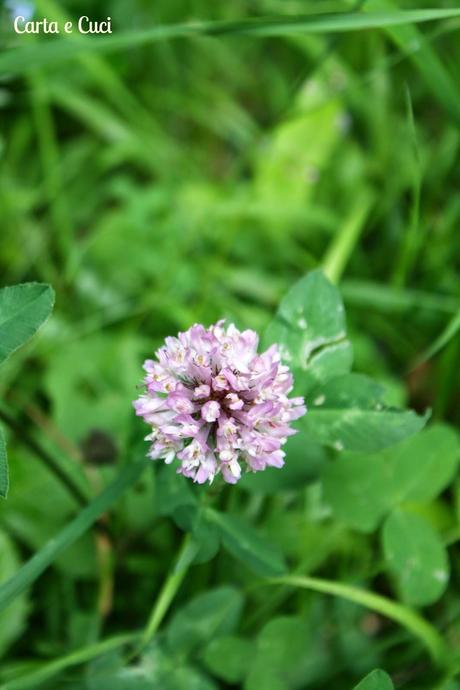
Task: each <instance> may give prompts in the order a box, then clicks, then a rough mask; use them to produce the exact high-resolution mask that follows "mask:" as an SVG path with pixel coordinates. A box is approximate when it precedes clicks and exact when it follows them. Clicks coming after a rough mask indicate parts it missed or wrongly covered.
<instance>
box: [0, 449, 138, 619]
mask: <svg viewBox="0 0 460 690" xmlns="http://www.w3.org/2000/svg"><path fill="white" fill-rule="evenodd" d="M146 464H147V460H142V461H140V462H136V463H130V464H129V465H126V466H125V467H123V469H122V470H121V471H120V473H119V475H118V477H117V478H116V479H115V480H114V481H113V482H112V483H111V484H110V485H109V486H108V487H107V488H106V489H105V490H104V491H102V493H101V494H99V496H97V497H96V498H95V499H94V500H93V501H92V502H91V503H89V504H88V506H87V507H86V508H84V509H83V510H82V511H81V512H80V513H79V514H78V515H77V517H76V518H74V519H73V520H72V521H71V522H69V524H68V525H66V527H64V529H63V530H61V532H59V534H58V535H57V536H56V537H54V539H51V540H50V541H49V542H48V543H47V544H45V546H44V547H43V548H42V549H41V550H40V551H38V553H36V554H35V555H34V556H32V558H31V559H30V560H29V561H27V563H25V564H24V565H23V566H22V568H20V569H19V570H18V572H17V573H16V575H14V576H13V577H12V578H10V579H9V580H7V581H6V582H4V583H3V584H2V585H1V586H0V611H2V610H3V609H4V608H6V607H7V606H8V604H9V603H10V602H11V601H13V599H14V598H15V597H16V596H18V594H20V593H21V592H23V591H24V590H25V589H27V587H29V586H30V585H31V584H32V583H33V582H34V581H35V580H36V579H37V578H38V577H39V576H40V575H41V574H42V573H43V572H44V571H45V570H46V569H47V568H48V567H49V566H50V565H51V564H52V563H53V562H54V561H55V560H56V558H57V557H58V556H59V555H60V554H61V553H62V552H63V551H65V549H66V548H67V547H68V546H70V545H71V544H73V543H74V542H75V541H76V540H77V539H78V538H79V537H80V536H81V535H82V534H84V533H85V532H86V530H87V529H88V528H89V527H90V526H91V525H92V524H93V523H94V522H95V521H96V520H97V519H98V517H99V516H100V515H102V513H104V512H105V511H106V510H107V509H108V508H110V506H111V505H112V504H113V503H114V502H115V501H116V500H117V499H118V498H119V497H120V496H121V495H122V494H123V493H124V492H125V491H126V490H127V489H128V488H129V487H130V486H132V485H133V484H135V483H136V481H137V480H138V479H139V477H140V475H141V474H142V472H143V470H144V468H145V466H146Z"/></svg>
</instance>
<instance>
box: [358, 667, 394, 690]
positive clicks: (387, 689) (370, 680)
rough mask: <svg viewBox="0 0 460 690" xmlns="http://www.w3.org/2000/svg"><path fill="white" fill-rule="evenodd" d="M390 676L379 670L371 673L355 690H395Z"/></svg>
mask: <svg viewBox="0 0 460 690" xmlns="http://www.w3.org/2000/svg"><path fill="white" fill-rule="evenodd" d="M393 688H394V685H393V683H392V681H391V678H390V676H389V675H388V673H385V671H381V670H380V669H379V668H377V669H375V671H371V673H369V674H368V675H367V676H366V677H365V678H363V680H362V681H361V682H360V683H358V685H355V687H354V688H353V690H393Z"/></svg>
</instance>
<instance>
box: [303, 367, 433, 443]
mask: <svg viewBox="0 0 460 690" xmlns="http://www.w3.org/2000/svg"><path fill="white" fill-rule="evenodd" d="M383 395H384V390H383V389H382V388H381V386H379V385H378V384H376V383H375V382H374V381H372V380H371V379H369V378H367V377H366V376H362V375H360V374H346V375H344V376H339V377H337V378H334V379H331V380H330V381H327V382H326V383H325V384H324V385H323V386H318V387H317V388H315V389H313V391H311V393H310V394H309V395H307V397H306V400H307V405H308V404H309V403H310V404H309V410H308V412H307V414H306V415H305V416H304V417H302V419H301V420H300V421H299V426H300V427H301V428H302V429H304V430H305V431H307V432H308V433H309V434H311V435H312V436H313V437H314V438H316V439H317V441H319V442H320V443H323V444H325V445H328V446H331V447H332V448H335V449H336V450H347V451H352V452H358V453H374V452H377V451H379V450H382V449H383V448H386V447H388V446H392V445H394V444H395V443H398V442H399V441H402V440H403V439H404V438H406V437H408V436H412V435H413V434H415V433H417V432H418V431H420V430H421V429H422V428H423V427H424V425H425V423H426V421H427V419H428V417H429V412H427V413H426V414H425V415H417V414H416V413H415V412H413V411H412V410H399V409H394V408H391V407H386V406H385V405H384V402H383V400H384V398H383Z"/></svg>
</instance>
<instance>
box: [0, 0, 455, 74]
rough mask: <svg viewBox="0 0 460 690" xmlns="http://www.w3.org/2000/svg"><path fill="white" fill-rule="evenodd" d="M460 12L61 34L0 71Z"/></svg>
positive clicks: (7, 54)
mask: <svg viewBox="0 0 460 690" xmlns="http://www.w3.org/2000/svg"><path fill="white" fill-rule="evenodd" d="M458 16H460V9H456V8H454V9H425V10H405V11H396V10H395V11H388V12H373V13H359V12H347V13H337V14H326V15H320V16H318V15H313V16H308V15H306V16H305V15H302V16H298V17H288V18H286V17H277V18H271V17H270V18H265V17H260V18H259V17H258V18H256V19H253V18H249V19H244V20H241V21H236V22H226V21H218V22H212V21H210V22H187V23H183V24H169V25H163V26H154V27H151V28H149V29H145V30H142V31H130V32H120V33H118V34H113V35H111V36H109V37H104V38H99V37H98V38H94V39H91V40H87V41H75V40H72V39H69V38H67V39H65V38H64V39H60V40H58V41H45V42H42V43H40V44H36V45H32V46H22V47H19V48H11V49H10V50H6V51H4V53H3V55H2V56H0V73H3V74H5V73H6V74H9V75H12V74H16V75H17V74H22V73H24V72H28V71H29V70H30V69H31V66H33V67H34V68H39V67H42V66H45V65H52V64H56V63H57V62H62V61H63V60H68V59H71V58H74V57H75V56H77V55H82V54H83V53H87V52H88V51H89V52H92V53H96V52H97V53H105V52H110V51H114V50H122V49H125V48H130V47H135V46H140V45H144V44H148V43H152V42H154V41H160V40H170V39H172V38H181V37H182V38H183V37H185V36H200V35H202V36H223V35H227V34H228V35H237V34H246V35H252V36H287V35H292V34H301V33H343V32H348V31H358V30H365V29H379V28H381V29H383V28H386V27H393V26H400V25H405V24H413V23H420V22H428V21H434V20H440V19H449V18H451V17H458Z"/></svg>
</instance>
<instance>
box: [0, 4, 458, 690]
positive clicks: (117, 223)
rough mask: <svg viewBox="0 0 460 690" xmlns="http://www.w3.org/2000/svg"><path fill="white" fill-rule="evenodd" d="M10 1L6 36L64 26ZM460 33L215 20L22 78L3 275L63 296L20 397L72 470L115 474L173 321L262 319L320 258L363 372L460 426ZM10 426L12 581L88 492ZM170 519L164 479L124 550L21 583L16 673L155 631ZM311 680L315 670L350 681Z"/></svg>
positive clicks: (127, 506)
mask: <svg viewBox="0 0 460 690" xmlns="http://www.w3.org/2000/svg"><path fill="white" fill-rule="evenodd" d="M433 4H434V3H430V2H423V1H422V0H419V1H418V2H415V0H414V1H409V0H408V1H406V2H400V3H398V5H396V4H395V3H392V2H391V0H388V1H387V0H369V2H361V3H358V5H359V6H360V7H361V9H362V11H367V10H391V9H395V8H396V7H397V8H399V9H415V8H422V7H429V6H433ZM19 5H21V3H17V6H19ZM358 5H357V4H356V3H355V4H354V5H353V4H352V3H351V2H347V1H346V0H343V1H341V2H339V1H338V2H332V1H329V0H324V1H323V0H314V1H311V2H308V1H306V0H252V1H251V2H249V1H246V2H243V0H234V1H233V2H231V3H217V2H214V3H212V2H209V0H208V1H206V0H188V1H187V2H186V1H185V0H176V1H175V2H173V3H172V2H167V1H166V0H156V2H147V0H144V1H143V0H131V2H129V3H127V2H123V1H122V0H110V1H109V0H103V1H101V2H99V3H97V4H96V3H92V2H84V1H81V2H77V1H75V2H72V1H70V0H69V1H68V2H66V3H64V2H62V3H61V4H58V3H55V2H54V1H53V0H50V1H48V0H43V1H41V2H37V3H36V5H35V10H36V15H37V16H40V17H41V16H47V17H53V18H61V19H64V17H72V18H75V17H78V16H79V15H81V14H89V15H91V17H92V18H95V19H97V18H98V17H99V18H101V19H104V18H105V17H106V16H107V15H110V16H111V17H112V23H113V27H114V33H115V34H116V33H117V32H121V31H124V30H132V31H140V30H141V29H143V28H145V27H147V26H152V25H155V24H162V23H172V22H183V21H187V20H194V19H206V20H210V19H219V20H236V19H241V18H243V17H247V16H253V17H254V16H259V15H270V14H277V13H282V14H285V15H287V14H289V15H295V14H298V13H320V12H331V11H349V10H350V9H353V7H355V8H356V7H357V6H358ZM21 6H22V5H21ZM436 6H437V7H449V6H452V4H451V3H449V2H438V3H436ZM10 11H11V4H10V5H9V6H8V7H6V6H5V7H3V9H2V22H3V29H2V34H1V39H2V42H3V47H4V48H5V49H6V48H10V47H15V46H20V45H24V44H26V43H27V44H29V45H32V44H33V45H37V46H38V45H39V42H40V41H44V40H46V37H43V36H41V37H35V36H27V37H24V36H21V37H17V36H15V35H14V34H12V32H11V28H10V27H11V18H10ZM459 29H460V22H459V20H458V19H451V20H447V21H443V22H434V23H427V24H423V25H420V26H418V27H416V26H401V27H393V28H389V29H383V30H369V31H353V32H350V33H348V34H334V35H302V34H300V33H299V34H297V35H289V36H284V37H273V38H263V37H252V36H246V37H245V36H236V35H229V36H222V37H219V38H211V37H204V36H202V37H198V36H195V37H191V38H181V39H175V40H171V41H159V42H156V43H151V44H147V45H144V46H141V47H128V48H126V49H124V50H117V51H114V52H113V53H110V54H108V55H104V54H98V53H96V52H91V51H87V52H84V53H81V54H79V55H78V56H76V57H75V58H74V59H70V60H61V59H59V56H57V57H56V59H55V60H51V62H50V64H48V65H47V66H44V67H40V66H36V65H35V64H33V63H32V64H30V65H29V69H28V70H27V72H26V73H22V74H20V75H16V74H14V73H8V72H6V73H2V75H1V77H0V78H1V81H0V118H1V136H0V223H1V235H0V243H1V244H0V271H1V284H2V285H7V284H14V283H19V282H25V281H30V280H39V281H44V282H49V283H51V284H52V285H53V286H54V288H55V289H56V292H57V303H56V309H55V313H54V315H53V317H52V320H51V321H50V323H49V324H48V326H47V327H46V329H45V330H44V331H43V332H42V333H41V335H40V337H39V338H38V339H35V340H34V342H33V343H31V344H30V345H28V346H27V347H26V348H25V349H23V350H22V351H21V352H20V353H19V354H18V355H17V356H16V357H14V358H13V359H12V360H10V362H9V363H8V364H7V365H6V367H4V368H3V369H2V376H1V379H0V398H1V400H2V403H1V409H3V410H4V411H6V410H7V411H8V414H10V415H11V416H12V417H13V418H14V419H16V421H17V423H18V424H19V425H20V427H21V428H22V429H23V432H24V435H26V434H27V435H28V436H30V437H32V438H39V439H40V443H41V444H42V445H43V446H44V447H46V448H47V452H49V454H50V455H52V456H53V457H54V458H55V461H56V462H57V463H58V464H59V463H61V464H62V465H63V466H65V467H66V468H67V470H69V468H74V469H71V470H69V471H72V472H73V473H74V475H75V481H81V468H82V467H83V468H84V472H85V473H86V476H87V477H89V478H90V482H91V485H92V486H93V488H94V491H96V490H97V489H98V488H100V487H101V486H102V485H103V484H104V482H105V481H106V479H107V478H108V477H110V476H111V474H112V473H113V466H114V465H115V464H116V463H117V462H119V461H120V459H122V458H124V457H125V456H126V453H127V452H128V451H129V448H130V437H131V434H132V424H133V421H132V417H133V413H132V410H131V407H130V400H132V399H134V398H135V397H136V395H137V385H138V384H139V381H140V379H141V362H142V361H143V359H145V358H146V357H147V356H149V355H151V354H152V352H153V350H154V349H155V348H156V347H157V346H158V344H159V343H160V342H161V340H162V339H163V338H164V337H165V336H166V335H170V334H174V333H176V332H177V331H178V330H182V329H185V328H188V327H189V326H190V325H191V324H192V323H194V322H197V321H200V322H203V323H205V324H209V323H211V322H213V321H215V320H217V319H219V318H228V319H231V320H234V321H235V323H236V324H237V325H239V326H240V327H248V326H249V327H251V328H256V329H262V328H263V327H264V326H265V325H266V324H267V323H268V320H269V319H270V316H271V315H272V313H273V310H274V309H275V307H276V304H277V302H278V300H279V298H280V297H281V295H282V294H283V293H284V292H285V291H286V289H287V288H288V287H289V286H290V285H291V283H292V282H293V281H294V280H296V279H297V278H299V277H300V276H302V275H303V274H304V273H305V272H306V271H307V270H309V269H311V268H314V267H317V266H323V267H325V269H326V272H327V273H328V274H329V275H330V277H331V278H333V279H334V280H335V281H336V282H338V284H339V286H340V289H341V291H342V294H343V296H344V300H345V305H346V307H347V314H348V323H349V330H350V336H351V340H352V342H353V345H354V349H355V361H356V369H358V370H360V371H363V372H365V373H369V374H371V375H373V376H376V377H377V378H379V379H381V380H384V381H385V382H386V383H387V385H388V386H389V389H390V391H391V396H392V398H393V399H394V401H395V402H402V403H406V402H407V403H408V404H410V405H411V406H413V407H415V408H416V409H418V410H423V409H425V408H426V407H427V406H430V407H432V408H433V414H434V417H435V419H444V420H447V421H449V422H451V423H453V424H457V423H458V421H459V419H460V406H459V401H460V399H459V382H460V379H459V375H458V368H459V365H460V349H459V342H460V341H459V339H458V337H455V335H456V333H457V328H458V326H459V325H460V318H459V314H460V281H459V274H460V273H459V272H460V233H459V223H460V195H459V188H460V166H459V147H460V129H459V126H460V84H459V81H458V75H459V74H460V41H459V35H460V34H459ZM446 327H447V330H446ZM440 336H441V340H440V339H439V337H440ZM425 355H428V356H425ZM9 440H10V456H11V457H10V461H11V493H10V497H9V499H8V501H7V502H2V504H1V506H0V527H1V531H0V541H1V542H4V544H3V545H2V546H1V547H0V573H1V579H5V578H6V576H7V575H9V574H11V573H12V572H13V571H14V570H15V568H16V567H17V564H18V563H19V561H20V560H22V559H24V558H26V557H27V556H28V555H30V553H32V552H33V551H34V550H35V549H37V548H38V547H40V546H41V545H43V544H44V543H45V541H46V539H47V538H49V537H50V536H52V535H53V534H54V532H55V531H56V529H57V528H58V527H59V526H60V525H62V524H63V523H64V522H65V520H66V519H67V518H68V517H69V516H70V515H72V514H73V513H74V512H75V509H76V505H75V502H74V500H73V499H72V498H71V497H70V496H69V494H68V493H67V492H66V490H65V487H63V486H62V485H61V484H60V482H59V481H58V480H57V479H56V477H55V475H54V474H52V473H51V472H50V471H49V469H48V468H47V467H46V466H44V465H43V464H42V463H41V462H40V461H39V460H37V459H36V458H35V457H34V456H33V453H32V451H31V450H30V444H27V442H24V437H22V434H21V433H19V434H16V435H14V434H10V439H9ZM146 481H148V480H146ZM250 510H252V511H253V512H254V511H255V514H256V513H257V509H256V506H254V505H253V506H252V508H250ZM152 511H153V508H152V506H151V504H150V502H149V500H148V497H147V498H146V494H145V493H144V494H140V495H139V496H137V497H136V495H133V496H130V497H127V498H126V500H124V501H123V502H122V505H121V506H120V507H119V509H118V512H117V514H116V518H115V519H116V525H117V529H118V530H119V532H120V533H121V534H123V535H125V536H124V537H123V538H120V539H119V542H118V544H117V548H116V553H115V554H111V556H109V558H108V560H107V559H105V560H104V554H105V552H104V545H102V546H101V545H100V544H99V547H98V548H95V543H94V540H93V539H92V538H91V537H90V535H87V537H85V539H83V540H81V541H80V542H79V543H78V545H77V546H75V547H73V548H72V549H71V550H70V551H69V553H68V555H66V556H65V557H63V558H62V559H61V560H60V561H59V562H58V563H57V567H55V568H53V569H52V570H50V571H49V572H47V573H46V574H45V576H44V577H43V578H41V579H40V581H39V582H38V584H37V585H36V587H35V588H34V591H33V596H27V597H23V598H22V599H20V600H17V603H16V604H15V606H14V607H12V608H11V609H9V612H10V613H8V615H9V616H10V617H9V618H7V614H5V615H4V617H2V618H1V619H0V651H3V652H5V653H6V654H7V655H8V656H9V659H10V660H9V661H8V662H7V663H6V665H5V669H7V670H8V669H9V672H10V673H11V669H14V668H16V666H17V668H22V667H21V664H26V663H27V659H29V658H30V657H32V656H36V657H41V658H47V657H53V656H55V655H59V654H62V653H64V652H66V651H69V650H71V649H73V648H75V647H77V646H81V645H84V644H85V643H87V642H90V641H92V640H94V639H96V638H97V636H98V635H99V634H100V631H101V629H102V628H104V629H105V631H106V632H107V631H108V632H114V631H117V630H124V629H129V628H132V627H136V626H139V625H142V623H143V621H144V618H145V611H146V610H147V608H146V605H145V601H146V600H148V601H151V599H152V596H153V592H154V591H155V588H156V587H157V586H158V582H159V581H160V580H161V577H162V575H163V574H164V572H165V570H166V569H167V567H168V564H169V562H170V560H171V558H172V555H171V554H172V553H173V551H174V543H175V539H176V538H177V535H176V532H175V528H173V527H171V525H170V524H169V522H167V521H163V522H162V521H160V522H159V523H158V522H156V523H155V525H154V526H153V527H152V528H151V527H150V526H151V524H152V520H153V517H152V515H153V512H152ZM363 539H364V537H361V536H360V537H359V538H358V537H353V538H352V537H350V534H349V533H341V535H340V539H339V537H336V542H335V543H334V545H333V546H331V545H329V547H328V548H329V550H331V549H332V550H333V549H336V550H337V552H341V553H342V556H341V557H340V559H339V560H340V562H341V566H340V567H341V568H342V569H345V571H346V568H347V563H348V561H347V559H351V561H353V559H354V558H356V552H361V553H362V554H365V553H369V554H370V550H369V551H367V552H366V548H368V549H370V548H371V546H366V545H363V544H362V543H361V541H362V540H363ZM337 540H338V541H337ZM350 540H351V541H350ZM314 548H318V546H315V547H314ZM323 548H325V547H324V545H323ZM326 550H327V549H326ZM344 554H345V555H344ZM363 558H364V561H365V560H366V556H363ZM101 559H102V560H101ZM114 573H115V575H114ZM194 577H195V578H198V579H197V580H196V582H198V580H199V578H200V577H206V576H205V575H203V573H202V572H201V571H198V574H197V575H195V576H194ZM209 577H210V578H211V580H210V582H211V583H212V582H215V581H216V580H219V573H217V574H216V573H215V572H214V574H212V575H210V576H209ZM114 586H115V587H116V591H117V596H116V597H115V599H113V598H112V589H113V587H114ZM189 587H191V589H192V590H193V582H192V584H190V583H189ZM198 589H199V588H198ZM128 593H129V595H128ZM95 600H96V605H95V604H94V601H95ZM312 615H313V614H312ZM314 615H315V616H316V617H317V618H318V617H321V616H322V615H324V614H322V613H321V611H320V610H319V609H318V607H316V609H315V612H314ZM347 615H350V614H349V612H348V611H347V612H346V614H344V616H345V618H343V620H345V619H346V616H347ZM341 620H342V619H341ZM366 620H367V619H366ZM367 624H368V625H370V626H371V627H372V620H367ZM11 645H12V646H11ZM8 649H9V652H7V650H8ZM13 660H19V661H13ZM318 663H319V662H318ZM364 666H365V664H364ZM350 669H351V670H350ZM355 671H356V668H353V667H352V666H350V668H349V672H350V674H351V677H352V676H353V674H354V673H355ZM312 673H313V672H312ZM320 676H321V674H320ZM312 678H313V680H312V681H311V682H312V683H313V684H312V685H308V686H307V685H306V686H305V687H313V688H317V687H320V686H321V687H323V685H321V682H324V683H325V685H324V687H328V688H330V687H338V688H341V687H342V686H341V685H340V682H339V681H337V683H338V684H337V685H331V683H333V681H332V680H330V679H329V680H326V681H320V680H318V677H315V675H314V673H313V675H312ZM48 687H51V686H48ZM56 687H57V686H56ZM66 687H67V686H66ZM72 687H73V686H72ZM85 687H86V686H85ZM88 687H89V686H88ZM91 687H92V686H91ZM196 687H197V688H199V686H198V685H197V686H196ZM203 687H204V686H203ZM302 687H303V686H302ZM344 687H347V686H346V683H345V685H344Z"/></svg>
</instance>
